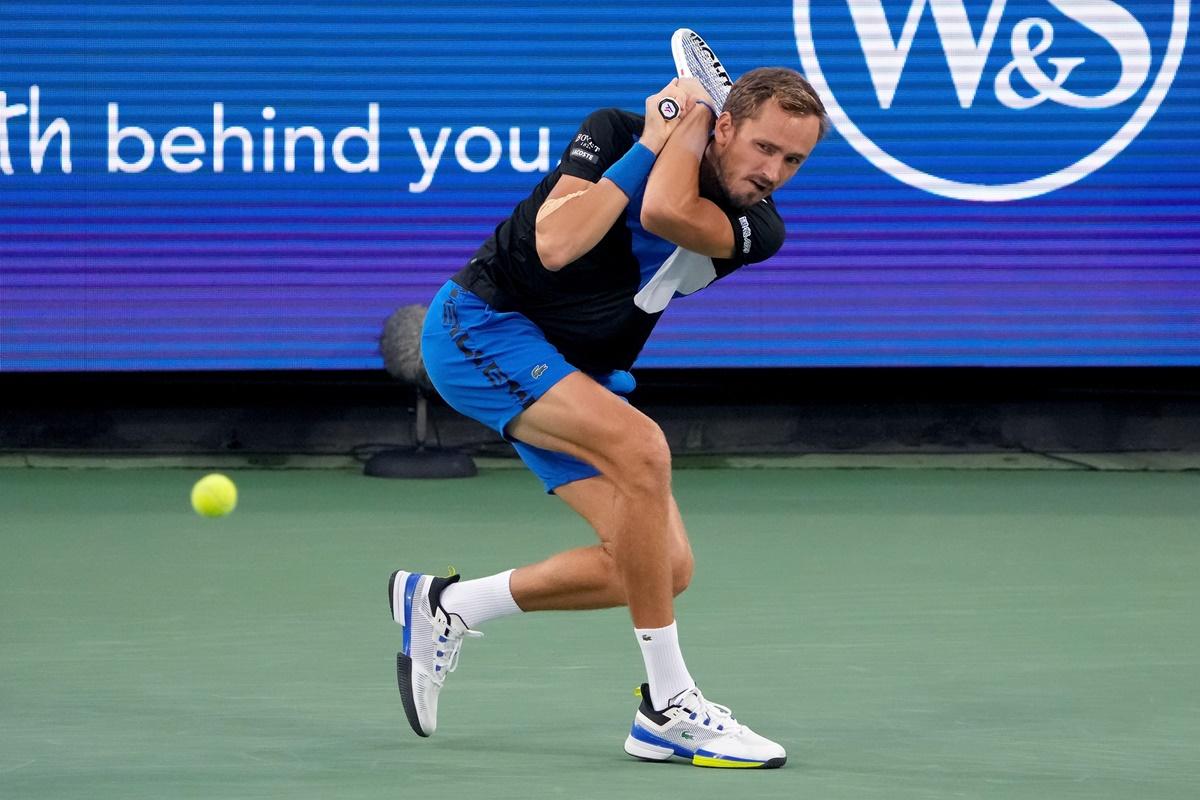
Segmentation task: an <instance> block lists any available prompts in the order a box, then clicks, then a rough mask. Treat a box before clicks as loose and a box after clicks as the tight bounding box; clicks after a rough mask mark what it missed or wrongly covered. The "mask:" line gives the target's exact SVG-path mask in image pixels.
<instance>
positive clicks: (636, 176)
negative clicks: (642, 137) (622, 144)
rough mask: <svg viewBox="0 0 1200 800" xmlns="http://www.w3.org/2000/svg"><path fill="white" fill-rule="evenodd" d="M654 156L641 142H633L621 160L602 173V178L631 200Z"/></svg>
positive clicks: (645, 176) (652, 164) (640, 186)
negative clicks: (613, 184) (610, 182)
mask: <svg viewBox="0 0 1200 800" xmlns="http://www.w3.org/2000/svg"><path fill="white" fill-rule="evenodd" d="M656 158H658V156H656V155H654V153H653V151H651V150H650V148H649V147H646V145H644V144H642V143H641V142H634V143H633V147H631V148H629V152H628V153H626V154H625V155H623V156H621V160H620V161H618V162H617V163H615V164H613V165H612V166H611V167H609V168H608V169H606V170H605V171H604V177H606V178H608V179H609V180H610V181H612V182H613V183H615V184H616V185H617V188H618V189H620V190H621V191H622V192H624V193H625V196H626V197H629V198H632V197H633V196H634V195H636V194H637V193H638V189H641V188H642V184H643V183H645V182H646V178H647V177H649V175H650V168H651V167H653V166H654V160H655V159H656Z"/></svg>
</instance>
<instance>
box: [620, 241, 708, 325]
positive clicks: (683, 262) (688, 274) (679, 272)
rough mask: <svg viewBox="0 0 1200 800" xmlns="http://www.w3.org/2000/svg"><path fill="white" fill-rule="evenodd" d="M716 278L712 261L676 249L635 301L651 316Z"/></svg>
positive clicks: (678, 248) (636, 296)
mask: <svg viewBox="0 0 1200 800" xmlns="http://www.w3.org/2000/svg"><path fill="white" fill-rule="evenodd" d="M716 279H717V269H716V267H714V266H713V261H712V259H711V258H709V257H708V256H702V255H700V254H699V253H693V252H692V251H691V250H685V249H683V248H682V247H676V248H675V252H674V253H671V255H670V256H668V257H667V260H666V261H664V262H663V263H662V266H661V267H659V268H658V271H657V272H655V273H654V276H653V277H652V278H650V280H649V281H647V283H646V285H645V286H643V287H642V290H641V291H640V292H638V293H637V295H635V296H634V298H633V302H634V304H635V305H637V307H638V308H640V309H641V310H642V311H645V312H646V313H647V314H657V313H658V312H659V311H662V310H663V309H665V308H666V307H667V303H670V302H671V298H672V297H674V296H675V294H676V293H678V294H691V293H693V292H698V291H700V290H701V289H703V288H704V287H705V286H708V285H709V284H710V283H712V282H713V281H715V280H716Z"/></svg>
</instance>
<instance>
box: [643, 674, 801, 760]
mask: <svg viewBox="0 0 1200 800" xmlns="http://www.w3.org/2000/svg"><path fill="white" fill-rule="evenodd" d="M625 752H626V753H628V754H629V755H631V756H633V757H634V758H640V759H644V760H646V761H667V760H669V759H670V758H672V757H678V758H686V759H688V760H690V761H691V762H692V763H693V764H695V765H696V766H698V767H735V768H738V767H740V768H743V769H744V768H747V767H749V768H756V767H757V768H760V769H770V768H772V767H782V766H783V765H784V764H785V763H787V753H785V752H784V749H783V748H782V747H781V746H780V745H778V744H776V743H775V742H772V741H771V740H770V739H767V738H764V737H762V736H759V735H758V734H757V733H755V732H754V731H752V730H750V729H749V728H747V727H746V726H745V725H742V724H741V723H739V722H738V721H737V720H736V719H734V718H733V713H732V712H731V711H730V710H729V709H728V708H726V707H725V706H720V705H717V704H716V703H710V702H709V701H708V700H705V699H704V695H702V694H700V690H699V689H695V688H693V689H688V690H687V691H686V692H681V693H680V694H677V695H676V696H675V697H673V698H671V701H670V702H669V703H668V704H667V707H666V709H664V710H663V711H655V710H654V708H653V706H651V705H650V687H649V686H648V685H646V684H642V705H641V706H640V707H639V708H638V710H637V714H636V715H634V718H633V728H632V729H631V730H630V732H629V736H628V738H626V739H625Z"/></svg>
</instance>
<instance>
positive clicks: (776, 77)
mask: <svg viewBox="0 0 1200 800" xmlns="http://www.w3.org/2000/svg"><path fill="white" fill-rule="evenodd" d="M771 98H775V100H776V102H778V103H779V106H780V107H781V108H782V109H783V110H784V111H786V112H787V113H788V114H791V115H793V116H797V117H810V116H815V117H817V118H818V120H819V121H820V123H821V136H822V137H824V136H825V134H826V133H827V132H828V131H829V116H828V115H827V114H826V113H825V104H824V103H822V102H821V98H820V97H818V96H817V90H816V89H814V88H813V87H812V84H811V83H809V82H808V81H807V80H806V79H805V77H804V76H803V75H801V74H800V73H799V72H796V70H794V69H788V68H787V67H759V68H758V69H752V70H750V71H749V72H747V73H746V74H745V75H743V76H742V77H740V78H738V79H737V83H735V84H733V89H732V90H731V91H730V92H729V99H728V100H726V101H725V110H726V111H728V112H729V114H730V116H732V117H733V121H734V124H737V123H740V122H741V121H742V120H744V119H753V118H754V117H756V116H758V112H759V109H761V108H762V105H763V103H765V102H767V101H768V100H770V99H771Z"/></svg>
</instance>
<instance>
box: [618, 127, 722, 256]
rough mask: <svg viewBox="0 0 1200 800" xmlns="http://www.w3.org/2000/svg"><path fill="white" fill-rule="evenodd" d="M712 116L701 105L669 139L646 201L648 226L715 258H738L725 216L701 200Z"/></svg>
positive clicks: (644, 221) (657, 233)
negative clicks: (701, 179) (703, 161)
mask: <svg viewBox="0 0 1200 800" xmlns="http://www.w3.org/2000/svg"><path fill="white" fill-rule="evenodd" d="M712 124H713V116H712V112H711V111H710V110H709V109H708V108H707V107H705V106H703V105H700V104H697V105H696V106H695V107H694V108H693V109H692V111H691V112H690V113H689V114H688V115H687V117H686V118H684V119H683V120H682V121H681V122H680V125H679V128H678V129H677V130H676V131H675V133H674V135H673V136H672V137H671V138H670V139H669V140H668V141H667V144H666V146H665V147H663V150H662V152H661V153H659V156H658V161H656V162H655V164H654V169H653V170H652V171H651V172H650V178H649V180H648V181H647V182H646V193H645V195H644V196H643V198H642V215H641V221H642V227H643V228H645V229H646V230H647V231H649V232H650V233H652V234H654V235H655V236H658V237H661V238H663V239H666V240H667V241H669V242H674V243H675V244H677V245H679V246H681V247H684V248H687V249H688V250H691V251H692V252H694V253H700V254H702V255H706V256H710V257H712V258H733V257H734V256H736V255H737V254H735V253H734V246H735V244H736V242H735V239H734V233H733V228H732V226H731V225H730V222H729V217H728V216H726V214H725V212H724V211H722V210H721V209H720V207H719V206H717V204H716V203H713V202H712V201H711V200H707V199H705V198H703V197H701V196H700V161H701V159H702V158H704V150H705V148H706V147H708V139H709V132H710V131H711V129H712Z"/></svg>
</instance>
